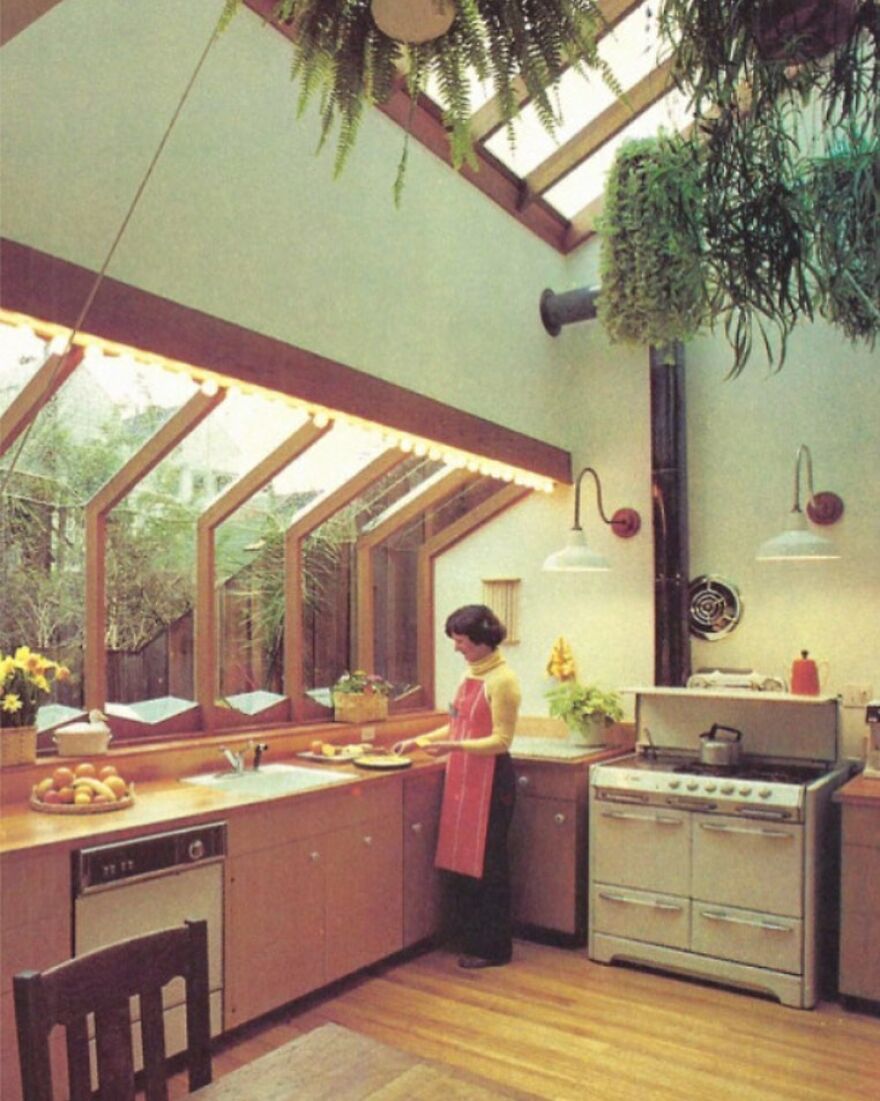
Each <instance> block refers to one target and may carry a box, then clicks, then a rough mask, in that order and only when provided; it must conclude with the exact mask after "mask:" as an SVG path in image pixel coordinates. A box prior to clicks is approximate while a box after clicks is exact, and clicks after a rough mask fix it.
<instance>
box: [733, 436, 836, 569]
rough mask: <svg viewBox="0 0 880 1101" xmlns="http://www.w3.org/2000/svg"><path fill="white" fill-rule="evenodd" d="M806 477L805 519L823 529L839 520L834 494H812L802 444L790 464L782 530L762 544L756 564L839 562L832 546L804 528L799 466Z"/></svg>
mask: <svg viewBox="0 0 880 1101" xmlns="http://www.w3.org/2000/svg"><path fill="white" fill-rule="evenodd" d="M802 463H803V465H805V466H806V474H807V506H806V509H807V516H808V517H809V518H810V520H812V522H813V523H814V524H820V525H822V526H823V527H824V526H827V525H828V524H836V523H837V521H838V520H839V519H840V518H841V516H843V500H842V499H841V498H840V497H838V495H837V494H836V493H828V492H823V493H815V492H814V491H813V458H812V456H811V455H810V449H809V448H808V447H807V445H806V444H803V443H802V444H801V445H800V446H799V447H798V449H797V453H796V456H795V461H794V504H793V505H792V508H791V512H790V513H789V514H788V520H787V521H786V524H785V530H784V531H783V532H782V533H781V534H779V535H776V536H774V537H773V538H772V539H768V540H767V541H766V542H765V543H762V544H761V546H760V547H759V548H758V553H757V555H756V556H755V557H756V558H757V559H758V561H759V562H797V561H804V560H813V561H815V560H819V559H823V558H839V557H840V554H839V553H838V551H837V548H836V547H835V545H834V543H833V542H832V541H831V540H830V539H827V538H826V537H825V536H824V535H819V533H818V532H814V531H811V530H810V529H809V528H808V527H807V519H806V517H805V516H804V513H803V511H802V510H801V466H802Z"/></svg>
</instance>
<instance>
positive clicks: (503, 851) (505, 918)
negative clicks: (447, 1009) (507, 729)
mask: <svg viewBox="0 0 880 1101" xmlns="http://www.w3.org/2000/svg"><path fill="white" fill-rule="evenodd" d="M515 800H516V777H515V775H514V770H513V762H512V761H511V759H510V755H509V754H508V753H502V754H501V755H500V756H498V757H497V758H496V760H495V777H494V780H493V782H492V797H491V800H490V803H489V826H488V830H487V834H486V857H485V862H484V865H483V875H482V877H481V878H480V879H475V878H474V877H473V876H469V875H459V874H458V873H457V872H446V873H445V875H446V879H447V893H446V905H447V914H448V919H449V920H448V924H449V927H450V931H451V933H452V935H453V936H454V938H455V939H456V940H457V941H458V942H459V945H460V948H461V951H463V952H464V953H465V954H466V955H468V956H479V957H481V958H482V959H485V960H492V961H493V962H496V963H507V961H508V960H509V959H510V957H511V953H512V949H513V935H512V931H511V916H510V860H509V858H508V853H507V834H508V831H509V829H510V821H511V819H512V818H513V807H514V802H515Z"/></svg>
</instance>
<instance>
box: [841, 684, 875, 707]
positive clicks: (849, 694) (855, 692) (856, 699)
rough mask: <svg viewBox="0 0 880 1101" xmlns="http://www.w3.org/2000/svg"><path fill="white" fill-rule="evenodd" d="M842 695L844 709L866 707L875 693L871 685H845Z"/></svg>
mask: <svg viewBox="0 0 880 1101" xmlns="http://www.w3.org/2000/svg"><path fill="white" fill-rule="evenodd" d="M842 695H843V706H844V707H866V706H867V705H868V703H869V702H870V701H871V699H873V695H874V692H873V689H872V688H871V685H870V684H845V685H844V686H843V693H842Z"/></svg>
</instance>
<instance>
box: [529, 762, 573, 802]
mask: <svg viewBox="0 0 880 1101" xmlns="http://www.w3.org/2000/svg"><path fill="white" fill-rule="evenodd" d="M514 768H515V770H516V790H517V793H518V794H519V795H536V796H540V797H542V798H545V799H571V800H572V801H574V800H575V799H577V797H578V791H579V790H581V789H584V788H585V786H586V772H585V771H584V769H583V768H578V767H576V766H574V765H548V764H543V765H540V764H534V763H532V762H528V763H525V762H523V761H514Z"/></svg>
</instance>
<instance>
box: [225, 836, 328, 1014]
mask: <svg viewBox="0 0 880 1101" xmlns="http://www.w3.org/2000/svg"><path fill="white" fill-rule="evenodd" d="M322 856H323V854H322V853H321V847H320V845H319V843H318V842H317V841H313V840H309V839H307V840H303V841H294V842H289V843H288V844H285V845H276V846H273V847H272V848H269V849H261V850H259V851H257V852H250V853H244V854H242V855H241V856H237V857H234V858H232V859H230V860H229V861H228V865H227V904H226V953H225V955H226V974H225V982H226V988H225V1007H226V1009H225V1026H226V1028H227V1029H228V1028H234V1027H235V1026H236V1025H240V1024H243V1023H244V1022H245V1021H249V1020H251V1019H252V1018H254V1017H257V1016H259V1015H260V1014H262V1013H266V1012H268V1011H269V1010H270V1009H275V1008H276V1007H277V1006H279V1005H284V1003H285V1002H289V1001H291V1000H292V999H293V998H298V997H300V995H302V994H306V993H308V992H309V991H310V990H316V989H317V988H318V987H320V986H322V985H323V983H324V938H325V928H324V874H325V867H324V861H323V859H322Z"/></svg>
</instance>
